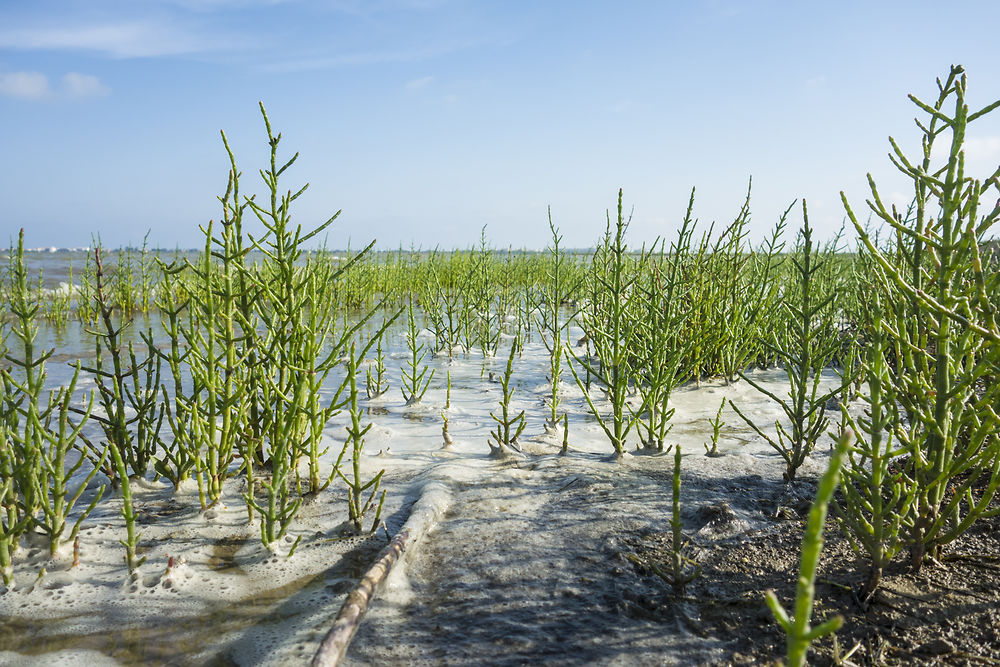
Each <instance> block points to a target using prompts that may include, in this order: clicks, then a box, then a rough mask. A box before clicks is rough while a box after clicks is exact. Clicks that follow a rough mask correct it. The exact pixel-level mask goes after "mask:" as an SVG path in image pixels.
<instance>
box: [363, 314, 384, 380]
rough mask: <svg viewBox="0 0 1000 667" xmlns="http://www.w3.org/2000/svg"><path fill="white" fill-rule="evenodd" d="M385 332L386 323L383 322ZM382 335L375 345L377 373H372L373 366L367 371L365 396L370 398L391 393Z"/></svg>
mask: <svg viewBox="0 0 1000 667" xmlns="http://www.w3.org/2000/svg"><path fill="white" fill-rule="evenodd" d="M382 325H383V332H384V327H385V322H384V321H383V322H382ZM382 338H383V336H382V335H379V337H378V341H377V342H376V344H375V363H374V364H373V365H374V366H375V372H374V373H372V366H368V368H367V369H365V395H366V396H368V398H377V397H379V396H381V395H382V394H384V393H385V392H387V391H389V377H388V375H389V374H388V373H386V371H385V352H384V351H383V350H382Z"/></svg>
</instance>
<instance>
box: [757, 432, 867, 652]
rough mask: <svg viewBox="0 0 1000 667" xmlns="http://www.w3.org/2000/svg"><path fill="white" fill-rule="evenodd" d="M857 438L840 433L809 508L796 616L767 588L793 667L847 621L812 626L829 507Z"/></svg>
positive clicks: (770, 605) (829, 621)
mask: <svg viewBox="0 0 1000 667" xmlns="http://www.w3.org/2000/svg"><path fill="white" fill-rule="evenodd" d="M853 439H854V435H853V433H851V431H845V432H844V433H843V434H842V435H841V436H840V439H839V440H838V441H837V446H836V447H835V448H834V450H833V452H832V454H831V455H830V464H829V466H827V469H826V472H825V473H823V476H822V477H820V480H819V486H818V488H817V489H816V498H815V499H814V500H813V504H812V507H811V508H810V509H809V518H808V519H807V521H806V533H805V535H804V536H803V537H802V559H801V561H800V562H799V577H798V580H797V583H796V587H795V611H794V615H792V616H789V614H788V612H787V611H785V609H784V607H782V606H781V603H780V602H779V601H778V597H777V596H776V595H775V594H774V591H767V594H766V596H765V597H766V600H767V606H768V607H770V608H771V613H773V614H774V618H775V620H777V621H778V625H780V626H781V628H782V630H784V631H785V636H786V645H787V652H786V655H785V664H787V665H789V667H801V666H802V665H805V664H806V653H807V652H808V651H809V645H810V644H812V643H813V642H814V641H816V640H817V639H820V638H822V637H825V636H827V635H829V634H833V633H834V632H836V631H837V630H839V629H840V626H841V625H843V624H844V618H843V617H842V616H834V617H833V618H830V619H828V620H827V621H825V622H823V623H821V624H820V625H818V626H816V627H812V625H811V621H812V612H813V601H814V599H815V596H816V569H817V567H818V566H819V557H820V553H821V552H822V551H823V525H824V524H825V523H826V513H827V508H828V507H829V505H830V499H831V498H833V493H834V491H836V490H837V483H838V482H839V481H840V470H841V467H842V466H843V464H844V459H845V458H846V457H847V451H848V449H849V448H850V446H851V441H852V440H853Z"/></svg>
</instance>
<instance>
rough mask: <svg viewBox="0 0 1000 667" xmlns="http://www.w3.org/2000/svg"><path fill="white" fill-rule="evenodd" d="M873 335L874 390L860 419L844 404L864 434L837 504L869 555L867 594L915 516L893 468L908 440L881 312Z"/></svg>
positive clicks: (866, 373)
mask: <svg viewBox="0 0 1000 667" xmlns="http://www.w3.org/2000/svg"><path fill="white" fill-rule="evenodd" d="M871 336H872V340H871V341H870V342H869V343H868V346H867V347H866V349H865V351H864V360H863V373H862V377H863V378H864V379H865V380H866V382H867V387H868V392H867V394H865V393H862V394H861V399H862V400H863V401H864V402H865V403H867V404H868V408H867V410H866V411H865V414H864V415H863V416H861V417H859V418H857V419H855V418H854V417H853V416H851V415H850V414H849V413H848V412H847V406H846V405H844V406H843V407H842V408H841V409H842V410H843V413H844V416H845V419H846V422H847V424H848V425H849V426H850V428H852V429H853V431H854V433H855V434H856V435H857V437H858V442H857V445H856V446H855V447H854V448H852V449H851V450H850V452H849V454H848V462H847V465H846V466H845V467H844V471H843V481H842V483H841V486H840V489H841V498H840V500H838V501H837V503H836V504H835V505H834V507H835V508H836V509H837V514H838V518H839V519H840V524H841V527H842V528H843V529H844V532H845V534H846V535H847V537H848V539H849V540H850V541H851V544H852V546H854V548H855V549H856V550H858V551H864V552H865V553H866V554H867V555H868V559H869V562H870V569H869V574H868V579H867V581H866V582H865V585H864V587H863V588H862V590H861V598H862V599H867V598H868V597H870V596H871V594H872V593H873V592H874V591H875V588H876V587H877V586H878V584H879V581H880V580H881V578H882V570H883V569H884V568H885V566H886V565H887V564H889V563H890V562H891V561H892V559H893V557H894V556H895V555H896V554H897V553H899V551H900V550H901V549H902V548H904V546H905V544H906V534H905V527H906V526H905V522H908V521H911V520H912V517H911V509H912V505H913V493H914V488H913V486H912V485H910V484H907V483H906V482H905V481H904V479H903V476H902V475H901V474H899V473H898V472H896V471H894V470H893V467H894V466H900V465H901V464H902V461H901V459H900V457H901V456H903V455H904V454H906V452H907V449H906V447H905V446H902V445H900V443H899V442H898V440H897V438H896V434H897V433H899V429H900V427H901V424H900V419H899V408H898V403H897V400H898V397H897V393H896V390H895V388H894V387H893V385H892V378H891V375H890V371H889V364H888V362H887V361H886V355H887V354H888V353H889V350H890V348H889V341H888V336H887V334H886V331H885V327H884V325H883V322H882V318H881V316H880V315H877V314H876V316H875V318H874V320H873V322H872V331H871Z"/></svg>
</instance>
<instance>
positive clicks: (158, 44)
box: [0, 21, 233, 58]
mask: <svg viewBox="0 0 1000 667" xmlns="http://www.w3.org/2000/svg"><path fill="white" fill-rule="evenodd" d="M231 45H233V43H232V40H229V39H226V38H224V37H219V36H212V37H208V36H201V35H199V34H197V33H196V32H194V31H191V30H181V29H178V28H176V27H174V26H171V25H169V24H161V23H156V22H153V21H131V22H123V23H106V24H100V25H80V26H63V27H43V28H8V29H6V30H2V29H0V48H8V49H19V50H28V51H43V50H44V51H96V52H98V53H105V54H107V55H110V56H113V57H115V58H144V57H154V56H170V55H180V54H185V53H198V52H202V51H209V50H215V49H219V48H224V47H225V46H231Z"/></svg>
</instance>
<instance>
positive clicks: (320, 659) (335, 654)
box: [312, 483, 451, 667]
mask: <svg viewBox="0 0 1000 667" xmlns="http://www.w3.org/2000/svg"><path fill="white" fill-rule="evenodd" d="M450 500H451V496H450V494H449V493H448V490H447V489H446V488H445V487H444V486H443V485H441V484H435V483H432V484H429V485H428V486H427V487H425V489H424V493H423V494H422V495H421V497H420V500H418V501H417V503H416V504H415V505H414V506H413V511H412V512H411V513H410V518H409V519H407V521H406V524H405V525H404V526H403V527H402V528H401V529H400V530H399V532H398V533H396V535H395V537H393V538H392V541H390V542H389V545H388V546H386V547H385V548H384V549H383V550H382V551H381V552H380V553H379V555H378V558H377V559H376V561H375V564H374V565H372V566H371V568H369V569H368V571H367V572H365V574H364V576H362V577H361V581H360V582H358V585H357V586H355V587H354V589H353V590H351V592H350V593H348V594H347V599H346V600H345V601H344V604H343V606H342V607H341V608H340V613H338V614H337V618H336V620H335V621H334V622H333V627H332V628H330V631H329V632H328V633H326V637H324V638H323V642H322V643H321V644H320V646H319V650H318V651H316V655H315V656H313V660H312V667H335V666H336V665H337V664H338V663H339V662H340V660H341V659H342V658H343V657H344V654H345V653H347V647H348V646H349V645H350V643H351V639H352V638H353V637H354V633H355V632H357V630H358V626H359V625H360V624H361V619H362V617H363V616H364V615H365V612H367V611H368V606H369V605H370V604H371V601H372V598H373V597H375V593H376V592H377V591H378V589H379V587H380V586H381V585H382V584H383V582H384V581H385V579H386V577H387V576H388V574H389V572H390V571H391V570H392V567H393V565H395V564H396V562H397V561H398V560H399V558H400V556H401V555H402V554H403V552H404V551H406V549H407V548H410V547H412V546H413V545H414V544H416V543H417V542H419V541H420V539H421V538H422V537H423V535H424V533H426V532H427V530H428V529H429V528H430V527H431V526H433V525H434V524H435V523H436V521H437V519H438V517H439V516H440V515H441V514H442V513H444V511H445V509H446V508H447V507H448V505H449V504H450Z"/></svg>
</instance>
